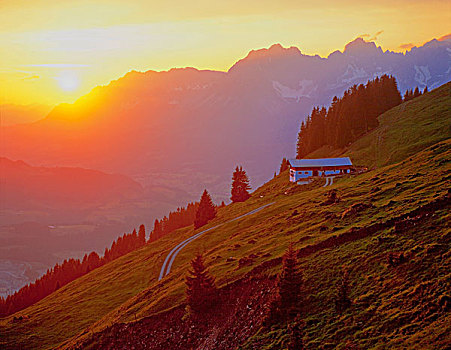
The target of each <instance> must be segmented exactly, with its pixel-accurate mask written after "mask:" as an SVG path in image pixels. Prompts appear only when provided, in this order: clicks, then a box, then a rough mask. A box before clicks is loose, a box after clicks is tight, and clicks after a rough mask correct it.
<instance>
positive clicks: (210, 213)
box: [194, 190, 216, 228]
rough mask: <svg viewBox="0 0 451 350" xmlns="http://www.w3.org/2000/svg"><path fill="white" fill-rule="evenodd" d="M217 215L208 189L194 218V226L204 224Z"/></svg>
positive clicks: (197, 226) (203, 194)
mask: <svg viewBox="0 0 451 350" xmlns="http://www.w3.org/2000/svg"><path fill="white" fill-rule="evenodd" d="M215 216H216V208H215V206H214V204H213V201H212V200H211V197H210V195H209V194H208V192H207V190H204V193H202V197H201V199H200V203H199V208H198V209H197V212H196V218H195V219H194V228H199V227H201V226H204V225H205V224H206V223H207V222H208V221H210V220H211V219H213V218H214V217H215Z"/></svg>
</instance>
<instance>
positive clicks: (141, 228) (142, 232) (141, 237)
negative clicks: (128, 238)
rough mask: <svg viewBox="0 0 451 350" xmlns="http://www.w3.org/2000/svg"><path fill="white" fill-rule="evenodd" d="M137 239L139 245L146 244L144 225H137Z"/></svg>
mask: <svg viewBox="0 0 451 350" xmlns="http://www.w3.org/2000/svg"><path fill="white" fill-rule="evenodd" d="M138 241H139V246H143V245H144V244H146V228H145V227H144V225H141V226H139V231H138Z"/></svg>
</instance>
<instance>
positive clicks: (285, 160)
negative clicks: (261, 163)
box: [279, 158, 288, 174]
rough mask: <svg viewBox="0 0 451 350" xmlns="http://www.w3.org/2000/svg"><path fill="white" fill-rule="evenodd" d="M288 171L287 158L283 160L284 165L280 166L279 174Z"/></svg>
mask: <svg viewBox="0 0 451 350" xmlns="http://www.w3.org/2000/svg"><path fill="white" fill-rule="evenodd" d="M287 169H288V160H287V159H286V158H283V159H282V163H281V164H280V169H279V174H281V173H283V172H284V171H285V170H287Z"/></svg>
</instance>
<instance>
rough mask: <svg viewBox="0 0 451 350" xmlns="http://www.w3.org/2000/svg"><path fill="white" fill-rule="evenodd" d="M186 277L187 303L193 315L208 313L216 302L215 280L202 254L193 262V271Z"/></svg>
mask: <svg viewBox="0 0 451 350" xmlns="http://www.w3.org/2000/svg"><path fill="white" fill-rule="evenodd" d="M188 273H189V275H188V276H186V281H185V283H186V301H187V304H188V306H189V311H190V313H191V314H192V315H199V314H202V313H206V312H208V310H209V309H210V308H211V306H212V305H213V303H214V301H215V297H216V286H215V279H214V277H213V276H211V275H210V274H209V273H208V271H207V269H206V268H205V265H204V260H203V257H202V255H201V254H198V255H197V256H196V257H195V258H194V259H193V260H191V270H189V271H188Z"/></svg>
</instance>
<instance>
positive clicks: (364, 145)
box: [308, 82, 451, 167]
mask: <svg viewBox="0 0 451 350" xmlns="http://www.w3.org/2000/svg"><path fill="white" fill-rule="evenodd" d="M450 96H451V82H450V83H447V84H445V85H443V86H441V87H439V88H438V89H435V90H434V91H431V92H429V93H427V94H425V95H422V96H420V97H418V98H415V99H413V100H411V101H409V102H406V103H402V104H400V105H399V106H397V107H395V108H392V109H391V110H389V111H387V112H385V113H384V114H382V115H381V116H380V117H379V127H378V128H376V129H375V130H373V131H371V132H369V133H368V134H366V135H364V136H363V137H361V138H360V139H359V140H357V141H356V142H354V143H353V144H352V145H351V146H350V147H349V148H347V149H345V150H331V149H329V148H328V147H323V148H321V149H319V150H317V151H315V152H313V153H311V154H309V155H308V157H309V158H319V157H330V156H349V157H351V159H352V160H353V162H354V163H355V164H356V165H360V166H367V167H381V166H385V165H388V164H393V163H396V162H399V161H401V160H403V159H405V158H406V157H408V156H410V155H412V154H415V153H417V152H419V151H421V150H423V149H424V148H426V147H428V146H431V145H433V144H435V143H437V142H439V141H442V140H445V139H447V138H449V137H450V135H451V121H450V110H451V98H450Z"/></svg>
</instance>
